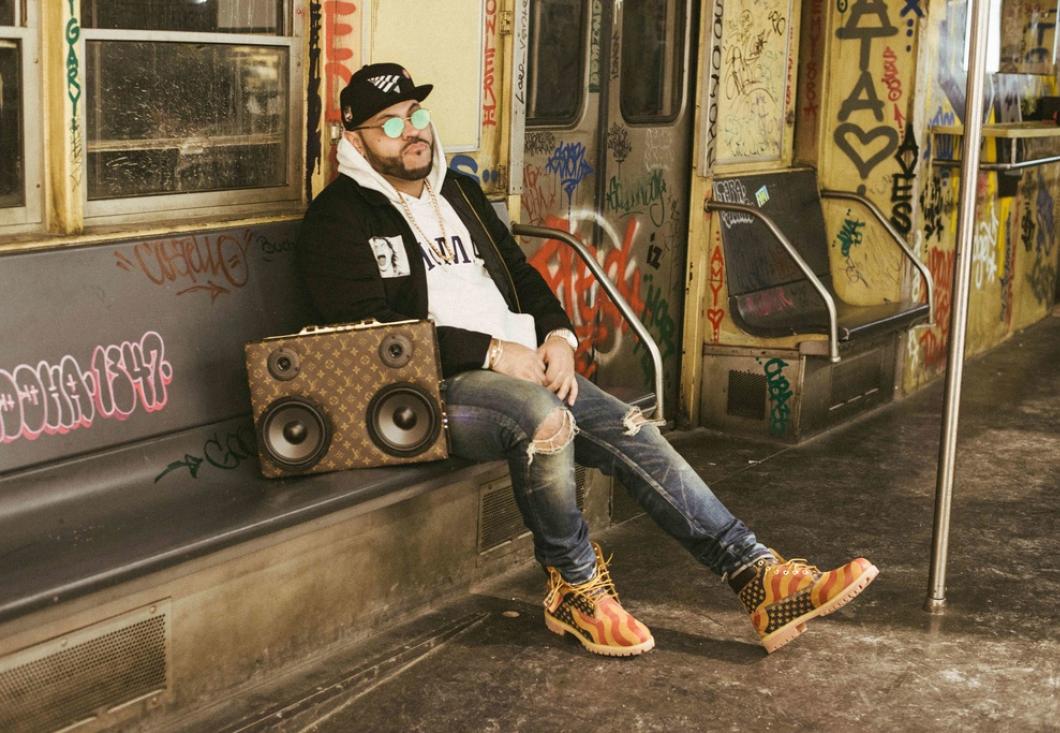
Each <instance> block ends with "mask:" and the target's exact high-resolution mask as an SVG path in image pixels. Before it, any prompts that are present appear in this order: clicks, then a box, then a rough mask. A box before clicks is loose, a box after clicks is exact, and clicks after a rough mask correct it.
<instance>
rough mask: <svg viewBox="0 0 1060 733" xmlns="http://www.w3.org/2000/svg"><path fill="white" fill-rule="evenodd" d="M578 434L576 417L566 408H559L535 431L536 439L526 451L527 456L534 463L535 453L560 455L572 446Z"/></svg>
mask: <svg viewBox="0 0 1060 733" xmlns="http://www.w3.org/2000/svg"><path fill="white" fill-rule="evenodd" d="M577 434H578V426H577V425H575V424H574V415H572V414H571V412H570V410H568V409H566V408H563V407H557V408H556V409H555V410H553V411H552V412H550V413H549V415H548V417H546V418H545V421H544V422H542V423H541V425H539V426H538V428H537V430H535V431H534V438H533V440H531V441H530V445H529V446H527V449H526V452H527V455H528V456H529V457H530V460H531V461H533V460H534V454H535V453H541V454H543V455H551V454H553V453H559V452H560V451H561V450H563V449H564V448H566V447H567V446H568V445H570V443H571V441H572V440H574V436H575V435H577Z"/></svg>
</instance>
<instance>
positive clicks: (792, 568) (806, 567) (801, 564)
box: [773, 551, 821, 577]
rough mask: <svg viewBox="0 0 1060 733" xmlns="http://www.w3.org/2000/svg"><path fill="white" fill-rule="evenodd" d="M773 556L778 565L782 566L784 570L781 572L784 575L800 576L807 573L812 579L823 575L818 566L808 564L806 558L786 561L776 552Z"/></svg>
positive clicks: (794, 558)
mask: <svg viewBox="0 0 1060 733" xmlns="http://www.w3.org/2000/svg"><path fill="white" fill-rule="evenodd" d="M773 555H774V556H775V557H776V558H777V564H778V565H780V566H781V568H783V570H781V571H780V572H782V573H783V574H784V575H788V574H791V575H798V574H800V573H805V574H806V575H809V576H810V577H815V576H817V575H820V574H821V571H820V570H819V569H818V567H817V566H816V565H811V564H810V563H808V562H806V558H803V557H793V558H791V559H790V560H785V559H784V558H783V557H781V556H780V555H779V554H778V553H777V552H775V551H774V552H773Z"/></svg>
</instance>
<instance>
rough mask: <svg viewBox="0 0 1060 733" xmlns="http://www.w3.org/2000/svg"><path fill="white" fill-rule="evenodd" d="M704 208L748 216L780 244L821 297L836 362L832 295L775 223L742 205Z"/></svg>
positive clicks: (836, 330)
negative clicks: (764, 228)
mask: <svg viewBox="0 0 1060 733" xmlns="http://www.w3.org/2000/svg"><path fill="white" fill-rule="evenodd" d="M704 208H705V209H706V210H707V211H733V212H736V213H740V214H750V215H751V216H753V217H756V218H757V219H759V220H760V221H761V222H762V223H763V224H765V225H766V226H767V227H769V231H770V233H771V234H772V235H773V237H774V238H775V239H776V240H777V241H778V242H780V244H781V246H783V247H784V249H785V250H786V251H787V253H788V256H789V257H791V259H793V260H794V261H795V264H796V265H798V267H799V269H800V270H802V274H803V275H805V276H806V279H807V280H809V281H810V284H811V285H813V287H814V289H815V290H816V291H817V294H818V295H820V296H821V300H823V301H824V305H825V308H827V309H828V356H829V358H830V359H831V360H832V361H833V362H838V361H839V317H838V316H837V315H836V308H835V299H834V298H833V297H832V294H831V293H829V292H828V288H826V287H825V286H824V283H822V282H821V279H820V278H819V277H817V275H816V274H815V273H814V271H813V269H812V268H811V267H810V266H809V265H808V264H806V260H804V259H802V255H800V254H799V251H798V250H797V249H795V245H793V244H792V243H791V242H790V241H789V240H788V238H787V237H786V236H784V233H783V232H782V231H780V227H778V226H777V224H776V222H775V221H773V219H772V218H770V217H769V216H766V215H765V214H763V213H762V212H761V211H759V210H758V209H756V208H754V207H753V206H744V205H743V204H729V203H724V202H721V201H714V200H710V201H707V202H706V203H705V204H704Z"/></svg>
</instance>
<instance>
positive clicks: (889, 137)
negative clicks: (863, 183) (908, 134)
mask: <svg viewBox="0 0 1060 733" xmlns="http://www.w3.org/2000/svg"><path fill="white" fill-rule="evenodd" d="M832 137H833V139H834V140H835V144H836V146H838V147H839V149H840V150H842V151H843V152H844V153H846V154H847V157H849V158H850V160H851V161H853V163H854V165H856V166H857V168H858V175H860V176H861V177H862V179H864V178H866V177H867V176H868V175H869V171H871V170H872V169H873V168H875V167H876V165H877V164H879V163H881V162H882V161H884V160H886V159H887V158H890V157H891V156H892V155H894V151H895V150H897V149H898V131H897V130H895V129H894V128H891V127H887V126H886V125H880V126H879V127H874V128H872V129H871V130H869V131H868V132H866V131H865V130H862V129H861V128H860V127H859V126H858V125H855V124H854V123H853V122H844V123H842V124H840V125H837V126H836V128H835V134H834V135H833V136H832ZM849 137H856V138H857V140H858V143H860V146H861V147H862V148H867V147H868V146H869V145H870V144H872V143H874V142H875V141H877V140H882V141H883V147H882V148H880V149H879V150H877V151H876V153H875V154H874V155H872V156H870V157H868V158H864V157H862V155H861V153H860V152H859V151H858V149H857V148H856V147H854V146H853V145H852V144H851V143H850V140H848V138H849Z"/></svg>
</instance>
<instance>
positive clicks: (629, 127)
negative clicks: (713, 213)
mask: <svg viewBox="0 0 1060 733" xmlns="http://www.w3.org/2000/svg"><path fill="white" fill-rule="evenodd" d="M693 12H694V11H693V4H692V2H691V1H690V0H617V1H616V2H614V3H609V2H599V1H595V2H594V1H592V0H531V1H530V3H529V13H530V17H529V29H530V32H529V44H528V54H527V56H528V58H527V64H528V82H527V109H526V112H527V124H526V134H525V146H524V166H523V190H522V194H521V219H522V221H523V222H525V223H532V224H540V225H544V226H553V227H557V228H561V229H566V230H568V231H571V232H573V233H575V234H576V235H577V236H578V237H579V238H580V239H581V240H582V241H583V242H585V243H586V245H588V246H589V247H590V248H591V249H592V250H594V251H595V252H596V254H597V258H598V260H599V261H600V262H601V263H602V264H603V265H604V267H605V269H606V270H607V272H608V275H609V276H610V277H611V279H612V280H613V281H614V282H615V284H616V285H617V286H618V289H619V290H620V292H622V294H623V295H624V296H625V297H626V299H627V300H628V301H629V302H630V303H631V304H632V305H633V307H634V310H635V311H636V312H637V314H638V315H639V316H640V318H641V320H642V321H643V322H644V324H645V326H647V328H648V330H649V331H650V332H651V333H652V335H653V336H654V337H655V339H656V341H657V342H658V344H659V348H660V350H661V351H662V354H663V363H664V376H665V385H666V387H665V389H666V392H667V394H666V395H665V399H666V404H667V405H668V406H670V407H673V406H675V404H676V396H677V388H678V379H677V377H678V374H677V371H678V366H679V363H680V351H681V349H680V337H681V333H680V330H681V329H680V324H681V322H682V314H681V307H682V299H683V293H684V269H685V253H686V251H687V234H686V233H687V222H688V205H689V181H690V170H691V125H692V112H693V111H692V109H690V107H691V105H690V103H689V100H690V99H691V88H692V85H693V84H694V83H695V73H694V69H693V68H692V67H691V62H690V59H691V58H694V54H691V53H690V51H689V49H690V48H691V47H692V43H693V38H694V31H695V25H696V24H695V22H694V17H693ZM528 246H529V251H531V252H532V255H531V258H530V259H531V261H532V263H533V264H534V265H535V266H536V267H537V268H538V269H539V270H540V271H541V272H542V273H543V274H544V275H545V277H546V279H547V280H548V281H549V283H550V284H551V285H552V287H553V289H554V290H555V291H556V292H557V294H558V295H559V297H560V299H561V300H562V301H563V304H564V306H565V307H566V308H567V312H568V313H569V314H570V315H571V317H572V320H573V321H574V324H575V327H576V330H577V331H578V337H579V340H580V342H581V347H580V348H579V351H578V368H579V371H580V372H581V373H582V374H584V375H586V376H588V377H590V378H593V379H594V380H595V381H596V382H597V383H598V384H600V385H601V386H604V387H605V388H608V389H610V390H611V391H614V392H623V393H627V390H628V393H627V394H628V396H634V395H635V394H636V393H637V392H639V393H641V394H643V393H645V392H647V391H649V390H650V389H651V388H652V367H651V360H650V357H649V356H648V352H647V350H646V349H645V348H644V347H643V346H641V345H640V344H638V342H637V339H636V337H635V336H634V334H633V332H632V331H631V330H629V329H628V327H626V326H624V324H623V323H622V319H621V316H620V315H619V312H618V310H617V309H616V308H614V307H613V306H612V305H611V303H610V301H609V300H608V298H607V296H606V294H604V293H603V292H602V291H600V290H599V289H598V288H597V287H594V286H593V284H592V277H591V275H590V274H589V272H588V269H587V268H586V267H585V266H584V265H583V264H581V262H580V261H579V260H578V259H577V257H576V256H574V255H573V254H572V253H570V251H569V250H567V249H566V248H565V247H564V245H562V244H561V243H559V242H547V243H545V244H544V245H540V246H537V245H536V244H534V243H528ZM535 247H536V249H535Z"/></svg>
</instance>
